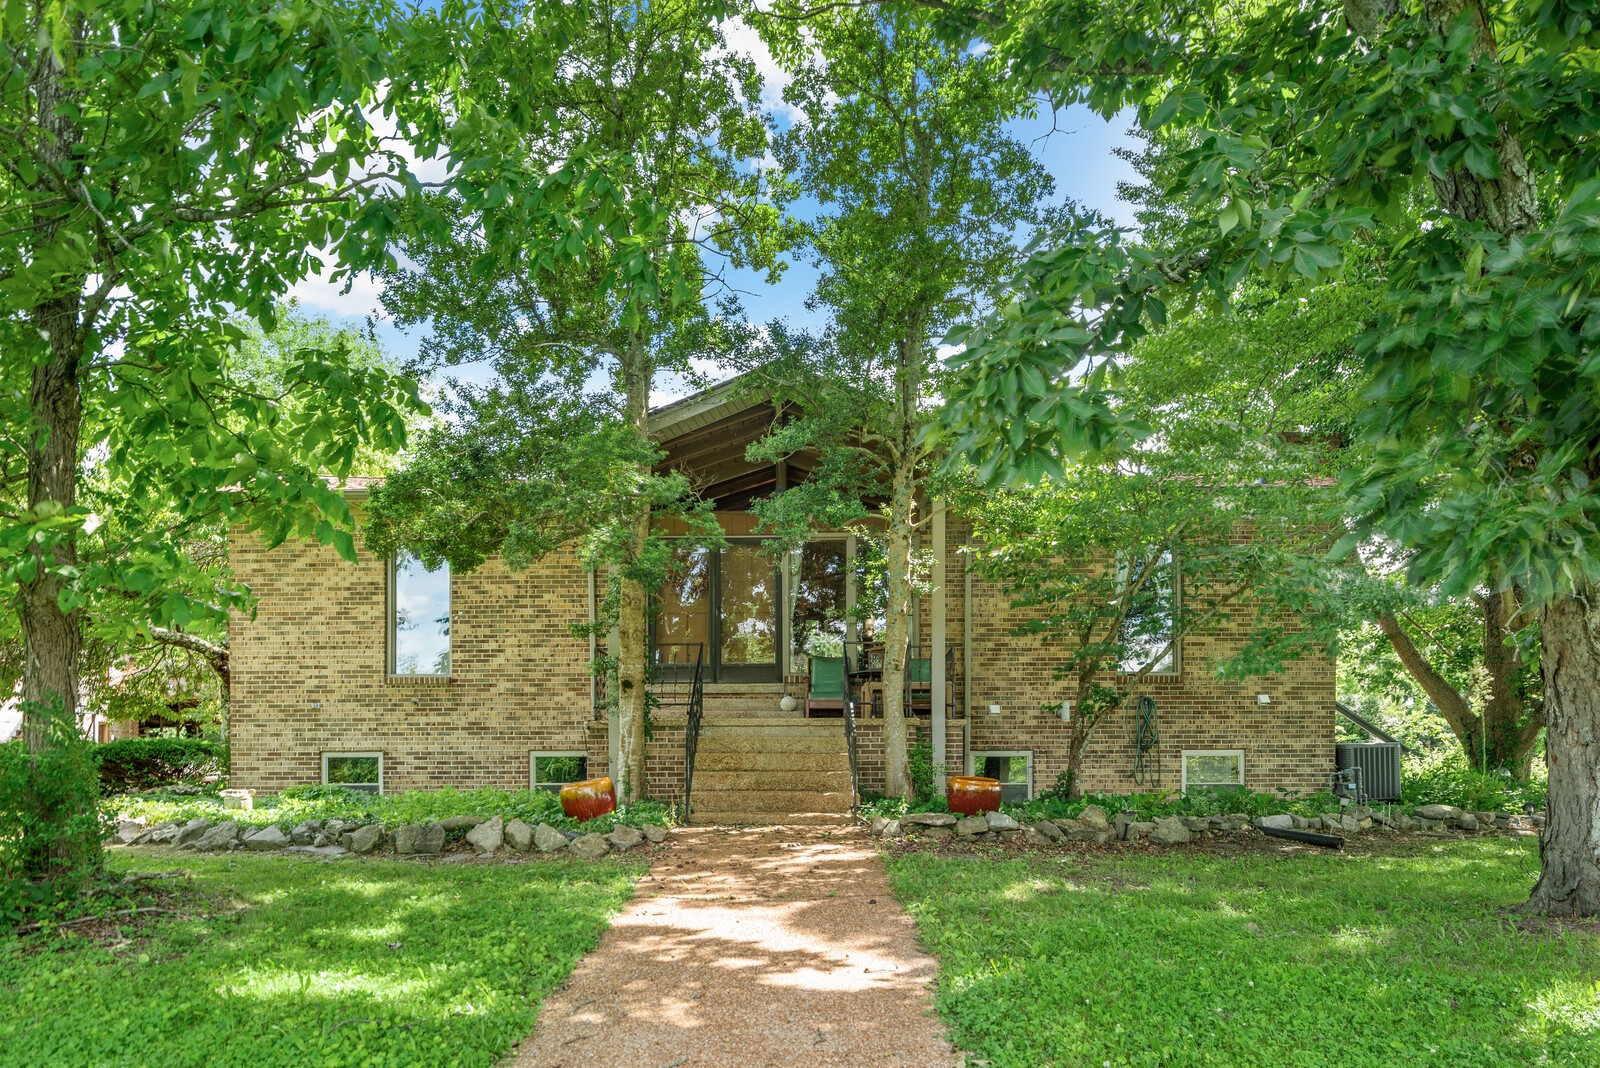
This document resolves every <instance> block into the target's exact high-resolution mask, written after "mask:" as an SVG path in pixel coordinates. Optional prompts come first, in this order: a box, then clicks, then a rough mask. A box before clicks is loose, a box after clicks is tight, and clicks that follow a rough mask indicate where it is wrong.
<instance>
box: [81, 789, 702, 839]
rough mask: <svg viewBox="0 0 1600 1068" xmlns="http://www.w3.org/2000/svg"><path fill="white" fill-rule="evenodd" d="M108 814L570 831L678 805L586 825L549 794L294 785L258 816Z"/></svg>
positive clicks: (633, 807)
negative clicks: (510, 824)
mask: <svg viewBox="0 0 1600 1068" xmlns="http://www.w3.org/2000/svg"><path fill="white" fill-rule="evenodd" d="M102 808H104V810H105V811H106V813H107V814H108V815H117V816H127V817H130V818H133V817H142V818H144V819H145V820H147V821H149V822H150V823H158V822H160V821H162V820H191V819H209V820H223V819H230V820H236V821H238V822H239V823H242V824H245V825H247V826H251V827H265V826H267V825H269V824H271V825H274V826H277V827H279V828H281V829H283V830H285V831H287V830H289V829H290V828H292V827H294V825H295V824H297V823H302V822H304V821H305V820H329V819H339V820H344V821H346V822H347V823H348V822H361V823H382V824H384V825H386V826H388V827H398V826H400V825H402V824H406V823H432V822H434V821H435V820H442V819H447V818H449V817H451V816H504V817H505V818H506V819H508V820H511V819H520V820H522V821H523V822H525V823H531V824H538V823H548V824H550V825H551V826H552V827H560V828H563V829H582V830H584V831H601V832H605V831H610V830H611V829H612V828H613V827H615V826H616V825H617V824H618V823H629V824H633V825H635V826H637V825H639V824H644V823H652V824H658V825H661V826H668V825H670V824H671V823H672V809H671V806H669V805H667V804H666V803H664V802H661V801H636V802H634V803H633V804H630V805H626V806H624V807H623V808H622V809H620V810H618V811H617V812H616V813H613V814H611V815H608V816H601V817H599V818H598V819H593V820H589V821H587V822H585V823H582V824H580V823H578V822H577V821H575V820H570V819H567V817H566V816H565V815H563V814H562V812H561V800H560V798H559V797H557V796H556V795H555V794H554V793H553V792H551V791H549V790H494V789H483V790H457V789H455V788H454V787H445V788H444V789H441V790H408V791H406V792H404V793H398V794H382V795H380V794H371V793H365V792H363V791H359V790H351V789H348V788H347V787H343V786H337V785H335V786H322V785H308V786H291V787H289V788H288V789H286V790H284V791H283V792H282V793H281V794H278V795H276V796H271V795H268V796H263V797H258V798H256V799H255V807H254V809H253V810H252V811H249V812H243V811H240V810H239V809H226V808H223V807H222V800H221V798H219V797H217V796H216V795H209V796H200V797H187V796H183V797H179V796H170V795H169V796H161V795H152V794H142V795H138V796H127V797H112V798H107V799H106V800H105V801H104V802H103V803H102Z"/></svg>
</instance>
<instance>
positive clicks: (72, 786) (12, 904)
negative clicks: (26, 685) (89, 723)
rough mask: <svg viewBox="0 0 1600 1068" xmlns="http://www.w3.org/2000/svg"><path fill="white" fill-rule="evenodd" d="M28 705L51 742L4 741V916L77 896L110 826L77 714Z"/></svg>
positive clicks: (0, 759) (0, 813)
mask: <svg viewBox="0 0 1600 1068" xmlns="http://www.w3.org/2000/svg"><path fill="white" fill-rule="evenodd" d="M29 712H30V714H31V715H33V716H34V717H35V719H36V720H37V721H38V722H40V723H41V724H42V725H43V726H44V728H45V730H47V731H48V732H49V737H48V742H49V744H48V745H45V746H43V747H41V748H40V749H39V750H38V751H37V752H31V751H29V749H28V748H27V747H26V746H24V745H21V744H17V743H8V744H6V745H0V918H13V917H15V916H17V915H19V914H21V913H23V912H28V911H32V910H34V909H37V908H40V907H42V906H46V905H48V904H49V903H50V902H52V901H54V900H56V899H58V898H61V897H70V896H72V895H73V894H74V893H75V892H76V891H77V889H78V888H79V887H80V886H81V885H82V884H83V883H84V882H85V881H86V880H88V879H89V878H90V877H91V876H92V875H93V874H94V873H95V872H96V871H98V869H99V859H100V858H99V852H100V842H101V841H102V840H103V839H104V838H105V837H106V836H107V835H108V834H109V833H110V824H109V823H108V822H107V821H106V820H105V819H104V818H103V817H102V816H101V814H100V811H99V809H98V808H97V807H96V804H95V803H96V801H97V800H98V799H99V794H100V791H99V783H98V781H97V779H96V778H95V773H94V758H93V756H92V755H91V753H90V751H89V750H90V743H89V742H87V741H85V740H84V738H83V736H82V734H80V733H79V731H78V729H77V722H76V719H75V717H74V716H72V715H71V714H69V713H67V712H65V711H64V710H63V709H61V708H60V706H59V705H58V706H56V707H54V708H49V707H46V708H38V707H35V708H32V709H30V710H29ZM41 877H42V878H41Z"/></svg>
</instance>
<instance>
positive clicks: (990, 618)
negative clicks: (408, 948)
mask: <svg viewBox="0 0 1600 1068" xmlns="http://www.w3.org/2000/svg"><path fill="white" fill-rule="evenodd" d="M772 418H773V410H772V408H771V406H770V405H768V404H765V403H759V402H754V403H753V402H751V401H750V399H749V398H748V397H741V396H740V395H739V394H738V393H737V392H735V391H734V390H733V389H732V388H730V387H729V385H728V384H724V385H723V386H720V387H714V388H712V389H711V390H707V391H705V392H703V393H700V394H697V395H695V396H693V397H690V398H687V399H685V400H682V401H679V402H676V403H674V404H671V405H667V406H665V407H663V408H660V409H657V410H656V412H655V413H654V414H653V417H652V425H653V426H654V428H655V433H656V434H657V436H658V440H659V441H660V443H661V446H662V448H663V449H664V450H665V452H666V459H665V461H664V464H665V465H667V466H672V467H674V468H677V469H679V470H684V471H686V472H688V473H689V474H690V476H691V479H692V481H693V482H694V483H695V484H696V486H697V488H698V489H699V491H700V493H701V496H702V497H703V498H704V499H709V500H713V501H715V502H716V509H717V517H718V520H719V522H720V523H721V525H722V528H723V530H724V531H725V533H726V534H727V535H728V539H729V543H728V546H727V548H725V549H723V550H721V551H719V552H715V553H707V552H705V551H703V550H700V551H696V552H695V553H693V554H688V553H686V555H685V574H686V576H688V577H686V579H685V581H683V582H681V583H677V584H675V586H674V588H673V589H669V590H666V591H663V594H662V598H661V604H660V606H659V609H658V611H657V614H656V617H655V620H654V625H653V629H652V633H653V639H654V641H655V642H656V643H657V645H658V648H659V649H661V650H663V651H665V650H668V649H674V648H681V647H682V646H680V645H678V644H677V643H693V646H692V647H694V648H696V650H697V651H701V650H703V652H701V653H700V655H701V656H702V657H703V669H702V681H703V708H704V724H705V725H704V728H703V731H702V735H701V737H700V739H699V742H700V745H699V754H700V755H699V758H698V760H697V763H696V773H695V778H694V790H693V798H694V804H695V809H696V813H697V815H701V814H705V815H709V816H712V817H715V816H719V815H720V816H722V817H725V818H730V819H731V818H735V817H739V816H750V817H767V816H777V815H787V814H789V813H791V812H795V811H801V810H804V811H830V810H831V811H835V812H837V811H840V810H842V809H845V808H848V799H849V775H850V772H849V765H848V763H847V749H846V743H845V731H844V729H843V726H842V718H841V717H835V718H831V719H827V718H807V717H806V716H805V713H804V703H803V700H798V699H803V698H804V696H805V693H806V689H807V672H806V664H807V658H806V648H805V647H804V646H803V644H802V643H803V642H804V641H805V640H807V636H808V635H810V634H814V633H816V632H817V631H818V630H819V629H820V630H832V631H833V632H835V635H836V637H838V638H839V639H841V640H843V641H848V642H850V643H851V645H852V647H854V648H856V649H857V650H861V649H866V648H869V645H868V644H867V643H865V640H864V639H865V637H867V636H868V635H865V634H864V633H861V632H858V630H857V628H858V627H861V628H863V629H864V630H865V631H870V623H856V622H853V621H851V620H849V619H848V618H847V617H846V613H847V611H848V610H849V609H850V608H851V607H852V606H853V605H854V602H855V599H856V593H857V591H856V590H855V581H856V580H855V577H854V567H853V557H854V554H855V551H856V545H855V543H854V539H853V538H851V537H849V536H848V535H846V534H843V533H840V534H833V535H829V534H819V535H818V536H817V537H816V539H815V540H814V541H812V542H811V543H809V544H808V545H807V546H806V547H805V548H804V549H803V550H801V551H799V552H797V553H792V554H788V555H787V556H786V557H785V558H784V559H783V560H782V561H781V562H774V560H773V558H772V556H771V555H770V554H768V553H764V552H762V551H761V549H760V547H759V545H758V539H756V538H755V537H754V536H753V534H754V523H753V518H752V516H751V515H750V513H749V512H748V511H747V509H748V507H749V504H750V502H751V501H753V500H755V499H757V498H758V497H760V496H762V495H764V494H768V493H772V492H780V491H781V490H782V489H783V488H785V487H786V486H787V485H789V484H790V482H791V480H798V479H801V478H803V477H805V470H804V459H803V458H795V459H792V460H791V461H789V462H785V463H780V464H777V465H760V464H754V463H750V462H748V461H746V460H745V458H744V453H745V445H746V444H747V443H748V442H749V441H751V440H754V439H755V438H756V437H757V436H759V435H760V434H761V433H763V432H764V431H765V429H766V428H767V427H768V426H769V425H770V423H771V421H772ZM369 488H370V486H369V484H368V483H366V482H363V481H362V480H352V481H351V482H350V483H349V484H347V485H346V487H345V490H346V493H347V495H348V497H349V499H350V501H351V505H352V508H353V510H354V511H355V513H356V515H357V517H358V520H359V517H360V514H361V504H362V501H363V499H364V497H365V495H366V493H367V490H368V489H369ZM929 527H930V530H929V536H928V544H927V546H926V548H927V549H928V550H929V551H930V552H931V555H932V557H933V560H934V576H933V579H934V590H933V592H932V594H931V595H930V596H927V597H925V598H923V599H922V602H921V603H920V604H919V605H918V606H917V611H916V614H915V621H914V624H913V626H914V635H915V636H914V639H913V641H914V644H915V645H916V647H917V653H916V655H918V657H919V660H920V662H921V663H923V664H925V665H926V669H925V673H924V675H923V676H922V677H921V678H920V679H919V685H920V692H921V693H922V694H923V699H922V700H921V701H920V702H919V709H918V712H919V713H920V714H918V715H916V716H914V717H913V719H914V728H913V731H912V737H913V738H918V739H924V740H927V741H930V742H931V746H932V750H933V759H934V761H935V763H936V764H943V765H945V766H946V767H947V768H948V769H950V771H951V773H960V772H962V771H964V770H965V771H976V772H978V773H990V774H996V775H997V776H999V777H1002V778H1003V779H1005V780H1007V781H1008V787H1007V792H1008V794H1010V795H1012V796H1027V795H1031V794H1033V793H1037V792H1039V791H1042V790H1046V789H1049V788H1050V787H1051V786H1052V785H1053V784H1054V782H1055V780H1056V776H1057V775H1059V774H1060V773H1061V771H1062V770H1063V769H1064V767H1065V763H1066V741H1067V733H1068V729H1069V724H1068V723H1067V722H1064V721H1063V718H1062V716H1063V710H1062V709H1061V708H1060V702H1061V700H1062V699H1063V697H1065V696H1066V695H1067V692H1066V689H1065V686H1066V684H1065V683H1062V682H1059V681H1055V680H1053V679H1052V669H1053V667H1054V666H1055V664H1056V663H1058V662H1059V659H1060V656H1059V654H1058V653H1057V654H1052V652H1051V651H1050V650H1049V649H1047V648H1045V647H1044V646H1042V645H1041V644H1040V642H1039V640H1038V639H1036V638H1031V637H1019V636H1016V635H1015V634H1013V630H1014V629H1015V627H1016V625H1017V624H1018V623H1019V622H1020V621H1021V619H1022V615H1021V613H1020V612H1019V611H1018V610H1015V609H1013V608H1012V607H1011V606H1010V599H1009V598H1008V597H1007V596H1006V595H1005V594H1004V593H1003V592H1002V591H1001V590H1000V589H999V588H997V587H996V586H994V585H992V584H991V583H988V582H985V581H983V580H982V579H980V578H979V577H978V576H976V575H975V574H974V573H973V572H972V571H971V570H970V569H969V568H968V566H967V556H966V554H965V553H963V552H961V551H960V549H961V546H962V545H964V544H965V543H966V540H967V538H968V536H969V532H970V528H969V526H968V525H967V524H966V523H964V522H963V521H962V520H961V518H960V517H958V516H955V515H951V514H949V513H948V512H945V511H942V510H939V509H937V508H936V509H934V512H933V519H932V520H931V522H930V523H929ZM669 533H670V531H669ZM358 540H359V539H358ZM230 553H231V558H232V565H233V568H234V570H235V572H236V574H237V575H238V577H239V578H240V579H241V580H242V581H244V582H246V583H248V584H249V586H250V587H251V589H252V590H253V591H254V593H255V595H256V597H257V599H258V606H257V610H256V612H255V614H254V616H253V617H246V616H243V615H241V616H237V617H236V618H235V619H234V620H233V623H232V627H231V635H230V639H231V649H232V656H231V659H232V670H233V690H232V700H231V712H230V724H231V741H232V755H233V768H232V780H233V783H234V785H236V786H241V787H248V788H253V789H255V790H257V791H262V792H275V791H278V790H281V789H283V788H284V787H288V786H292V785H296V784H301V783H314V782H320V781H345V782H349V783H352V784H355V785H360V786H363V787H365V788H369V789H381V790H383V791H386V792H387V791H398V790H409V789H427V788H436V787H440V786H445V785H453V786H457V787H462V788H470V787H484V786H492V787H500V788H506V789H516V788H523V787H527V786H529V785H535V786H554V785H556V784H559V783H560V782H562V781H567V780H570V779H572V778H575V777H581V776H586V775H587V776H593V775H600V774H605V773H606V771H607V769H608V767H611V766H613V765H614V764H615V761H616V737H615V731H614V730H612V729H611V725H610V724H609V723H608V722H607V717H606V715H605V711H604V701H603V699H602V695H601V693H600V691H599V689H598V686H597V683H596V680H595V679H594V678H593V677H592V676H591V675H590V673H589V670H588V664H589V662H590V661H591V659H592V658H593V656H594V655H595V653H596V651H597V650H596V648H595V647H594V641H593V640H591V639H580V638H576V637H574V636H573V635H572V633H571V631H570V629H569V625H570V624H571V623H573V622H576V621H582V620H587V619H590V618H592V613H593V611H594V606H595V600H596V594H597V590H596V585H597V584H596V579H595V576H593V575H592V574H590V573H588V572H586V571H585V569H584V568H583V567H582V565H581V564H580V563H579V561H578V559H577V557H576V555H575V554H574V553H572V552H569V551H561V552H557V553H554V554H551V555H549V556H547V557H545V558H544V559H542V560H540V561H538V562H537V563H535V564H534V565H533V566H531V567H529V568H528V569H527V570H525V571H521V572H513V571H511V570H509V569H508V568H506V567H505V566H504V565H503V564H502V563H501V562H499V561H498V560H491V561H490V562H489V563H487V564H486V565H485V566H483V567H482V568H480V569H478V570H476V571H474V572H473V573H471V574H457V575H451V574H449V573H448V571H447V570H443V569H442V570H441V571H440V572H435V573H432V574H430V573H427V572H425V571H423V570H422V569H421V567H420V565H419V564H417V563H416V561H414V560H411V559H404V558H403V559H400V560H384V559H378V558H375V557H373V556H371V555H370V554H368V553H367V552H366V550H365V549H364V548H362V549H360V550H359V553H358V559H357V561H356V562H355V563H354V564H351V563H349V562H347V561H345V560H342V559H340V558H339V557H338V556H337V554H335V553H334V551H333V550H332V549H330V548H326V547H323V546H318V545H314V544H310V543H286V544H284V545H281V546H278V547H276V548H273V549H270V550H269V549H267V548H266V547H265V545H264V543H263V542H262V541H261V540H260V539H259V538H257V537H256V536H254V535H250V534H246V533H242V532H235V534H234V535H233V537H232V538H231V539H230ZM1246 627H1247V623H1246V622H1245V621H1235V622H1233V623H1223V624H1219V625H1218V627H1217V628H1215V629H1213V630H1210V631H1203V632H1201V633H1198V634H1190V635H1186V636H1185V637H1184V640H1183V642H1182V643H1181V648H1180V649H1179V650H1178V651H1177V655H1176V656H1174V657H1173V660H1172V662H1171V663H1170V665H1167V666H1169V667H1170V670H1167V671H1164V672H1162V673H1161V674H1152V675H1149V676H1147V677H1146V679H1145V680H1144V682H1143V683H1142V684H1141V686H1140V689H1139V691H1138V692H1139V693H1141V694H1146V695H1148V696H1150V697H1152V698H1153V699H1154V701H1155V714H1156V723H1157V727H1158V742H1157V744H1156V746H1155V748H1154V749H1153V750H1150V751H1149V752H1147V753H1145V754H1143V759H1142V761H1140V762H1139V763H1142V769H1140V772H1139V774H1138V776H1137V778H1136V777H1135V764H1136V761H1135V756H1136V754H1135V746H1134V743H1133V741H1132V732H1131V731H1130V729H1129V727H1128V725H1127V724H1125V723H1123V722H1122V721H1121V720H1120V719H1117V718H1116V717H1113V720H1112V721H1110V722H1107V723H1103V724H1102V725H1101V727H1100V729H1099V730H1098V731H1097V732H1096V734H1095V736H1094V738H1093V739H1092V740H1091V741H1090V743H1089V749H1088V751H1087V752H1086V754H1085V764H1084V787H1085V789H1088V790H1094V791H1107V792H1120V793H1126V792H1131V791H1134V790H1150V789H1170V790H1177V789H1183V788H1186V787H1188V786H1191V785H1194V784H1197V783H1202V782H1203V783H1208V784H1209V783H1213V782H1231V781H1237V782H1240V783H1242V784H1243V785H1245V786H1247V787H1250V788H1252V789H1257V790H1276V789H1280V788H1281V789H1285V790H1289V791H1293V792H1296V793H1300V792H1307V791H1310V790H1315V789H1318V788H1321V787H1323V786H1325V785H1326V784H1327V781H1328V774H1329V772H1330V771H1331V770H1332V768H1333V764H1334V745H1333V742H1334V700H1335V691H1334V664H1333V661H1332V660H1331V659H1330V658H1327V657H1311V658H1306V659H1302V660H1300V661H1298V662H1296V663H1294V664H1292V665H1290V666H1289V668H1288V669H1287V670H1286V671H1285V673H1284V674H1283V675H1281V676H1273V677H1268V678H1265V679H1254V680H1251V681H1250V682H1249V683H1247V684H1239V683H1229V682H1224V681H1219V680H1218V679H1217V678H1216V677H1215V675H1214V673H1213V672H1212V671H1211V670H1210V668H1209V664H1210V662H1211V661H1212V660H1214V659H1215V658H1217V657H1220V656H1225V655H1228V654H1229V653H1231V652H1232V651H1234V650H1236V649H1237V648H1238V647H1239V646H1240V645H1241V644H1242V642H1243V641H1244V640H1245V636H1246V635H1245V628H1246ZM856 664H857V666H858V667H862V668H864V669H865V668H868V667H870V665H869V663H868V662H867V661H866V660H865V659H863V658H862V657H860V656H858V657H857V658H856ZM880 674H881V672H880ZM870 676H871V672H870V670H863V671H862V672H861V673H860V674H859V675H858V676H852V678H851V686H850V692H851V694H852V700H853V701H854V708H855V710H856V715H855V716H853V717H852V719H853V722H854V725H855V728H856V745H857V754H858V759H859V772H858V774H859V778H858V782H859V786H860V788H861V789H862V790H865V791H872V790H875V789H881V787H882V784H883V770H884V769H883V738H882V725H883V721H882V719H881V718H877V719H875V718H873V716H872V708H873V704H874V702H873V700H872V698H873V694H874V686H878V687H881V686H882V685H883V682H882V680H881V679H877V680H874V679H872V678H871V677H870ZM786 697H787V698H795V699H797V700H795V701H791V700H786ZM797 704H798V707H796V705H797ZM1070 714H1071V712H1070V709H1068V710H1066V715H1068V716H1070ZM685 724H686V720H685V716H684V714H683V712H682V710H681V709H679V708H677V707H675V706H674V705H673V703H672V702H670V701H669V702H667V703H666V705H665V706H664V707H663V708H662V709H661V711H660V712H659V713H658V715H657V717H656V727H655V731H654V739H653V741H652V742H651V745H650V765H649V782H648V784H647V785H648V788H647V793H648V794H650V795H652V796H656V797H661V798H670V799H678V798H681V796H682V793H683V789H684V742H685V738H684V735H685Z"/></svg>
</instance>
